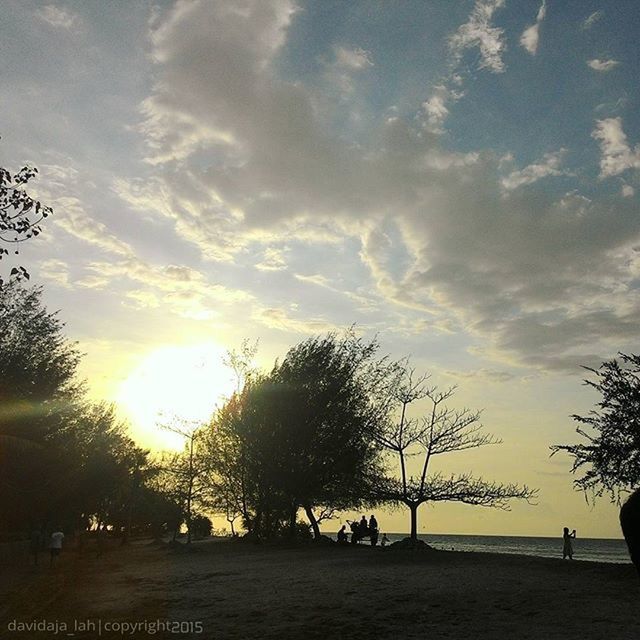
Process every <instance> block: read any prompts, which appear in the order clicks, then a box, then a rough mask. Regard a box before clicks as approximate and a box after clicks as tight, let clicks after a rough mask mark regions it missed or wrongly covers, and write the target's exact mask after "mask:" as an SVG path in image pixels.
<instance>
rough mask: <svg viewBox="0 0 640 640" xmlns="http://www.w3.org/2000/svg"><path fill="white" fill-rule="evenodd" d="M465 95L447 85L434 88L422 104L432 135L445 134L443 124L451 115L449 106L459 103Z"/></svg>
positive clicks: (428, 128)
mask: <svg viewBox="0 0 640 640" xmlns="http://www.w3.org/2000/svg"><path fill="white" fill-rule="evenodd" d="M463 95H464V93H463V92H462V91H461V90H459V89H454V88H451V87H450V86H447V85H446V84H437V85H436V86H435V87H433V90H432V93H431V96H430V97H429V98H428V99H427V100H425V101H424V102H423V103H422V110H423V112H424V115H425V116H426V129H427V130H428V131H430V132H432V133H436V134H441V133H444V129H443V124H444V121H445V120H446V118H447V116H448V115H449V108H448V106H447V105H448V104H450V103H452V102H457V101H458V100H460V98H462V96H463Z"/></svg>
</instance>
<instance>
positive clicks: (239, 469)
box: [0, 283, 535, 541]
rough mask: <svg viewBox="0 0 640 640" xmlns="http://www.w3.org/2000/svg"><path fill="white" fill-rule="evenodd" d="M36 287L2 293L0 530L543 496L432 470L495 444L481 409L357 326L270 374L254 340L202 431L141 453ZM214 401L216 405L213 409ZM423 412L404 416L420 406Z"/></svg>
mask: <svg viewBox="0 0 640 640" xmlns="http://www.w3.org/2000/svg"><path fill="white" fill-rule="evenodd" d="M40 297H41V295H40V291H39V290H38V289H37V288H36V289H24V288H22V287H21V286H20V285H19V284H16V283H12V284H9V285H6V286H4V287H2V288H0V380H1V381H2V384H1V386H0V408H1V410H0V523H1V524H0V527H2V530H1V531H0V534H1V535H3V536H4V537H5V538H6V537H10V536H11V535H19V534H24V533H25V532H27V531H30V530H33V529H34V528H39V529H42V530H46V529H50V528H53V527H62V528H64V529H65V530H67V531H72V530H76V531H83V530H88V529H93V530H95V529H104V528H108V529H109V530H110V531H111V532H113V534H114V535H118V536H121V537H122V539H123V540H124V541H126V539H127V537H128V536H129V535H130V534H131V533H132V532H140V533H146V534H149V535H153V536H154V537H159V536H161V535H164V534H167V533H173V534H174V535H175V533H176V532H177V531H178V530H179V529H180V527H181V526H182V525H183V524H186V526H187V530H188V540H189V541H190V540H191V537H192V534H193V533H198V532H201V533H207V531H208V530H209V529H210V522H209V521H208V520H207V518H206V516H207V515H210V514H218V515H223V516H224V517H225V518H226V519H227V521H228V522H229V524H230V526H231V528H232V531H234V532H235V531H237V530H238V529H242V530H243V531H245V532H246V533H247V534H248V535H250V536H252V537H255V538H273V537H277V536H300V535H305V536H309V535H310V534H312V535H313V537H315V538H318V537H319V536H320V524H321V522H322V521H323V520H326V519H328V518H331V517H333V516H334V515H335V514H336V513H337V512H339V511H343V510H350V509H360V508H364V507H369V506H373V505H380V504H389V505H404V506H406V507H407V508H408V509H409V510H410V512H411V516H412V517H411V536H412V538H414V539H415V538H416V536H417V510H418V507H419V506H420V505H421V504H423V503H425V502H430V501H439V500H456V501H461V502H466V503H469V504H478V505H483V506H493V507H503V508H504V507H506V506H507V504H508V500H509V499H511V498H523V499H529V498H530V497H531V496H532V495H534V493H535V492H534V491H532V490H530V489H528V488H527V487H520V486H518V485H513V484H509V485H503V484H496V483H493V482H486V481H484V480H482V479H479V478H473V477H471V476H470V475H461V476H455V475H449V476H443V475H442V474H430V473H428V467H429V464H430V461H431V460H432V459H433V457H434V456H435V455H437V454H442V453H449V452H452V451H459V450H463V449H469V448H473V447H477V446H483V445H486V444H493V443H495V442H496V441H495V440H493V439H492V438H491V437H490V436H487V435H485V434H483V433H482V432H481V425H480V423H479V421H478V420H479V414H478V413H474V412H470V411H468V410H466V409H465V410H461V411H453V410H451V409H448V408H446V406H445V401H446V400H448V399H449V398H450V396H451V395H452V393H453V390H447V391H444V392H440V391H438V389H437V388H436V387H430V386H428V384H427V378H426V377H421V378H420V377H418V378H416V376H415V374H414V373H413V371H411V370H410V369H409V368H408V366H407V363H406V362H394V361H391V360H390V359H389V358H387V357H380V356H379V353H378V344H377V343H376V342H375V341H372V342H366V341H363V340H362V339H360V338H358V337H357V336H356V335H355V333H354V332H352V331H351V332H346V333H345V334H344V335H340V336H339V335H336V334H329V335H326V336H323V337H316V338H311V339H309V340H306V341H304V342H302V343H300V344H298V345H296V346H294V347H293V348H291V349H290V350H289V352H288V353H287V354H286V356H285V357H284V359H283V360H281V361H278V362H276V363H275V364H274V366H273V367H272V369H271V370H270V371H267V372H262V371H258V370H254V369H252V367H251V364H250V362H251V359H252V356H253V355H254V352H253V349H252V348H251V347H250V346H248V345H247V344H245V345H244V347H243V349H242V350H241V351H240V353H232V354H230V358H229V364H230V365H231V366H232V367H233V368H234V370H235V371H236V374H237V377H238V386H237V391H236V392H235V393H234V394H233V395H232V396H231V397H230V398H228V400H227V401H226V402H225V403H224V405H223V406H222V407H221V408H220V409H219V410H218V411H217V412H216V413H215V414H214V415H213V416H212V418H211V420H210V421H209V422H208V423H207V424H202V425H197V426H195V427H193V426H191V425H188V424H181V423H174V424H173V425H170V428H171V429H173V430H174V431H176V432H178V433H180V434H181V435H182V436H183V439H184V443H185V447H184V450H183V451H182V452H180V453H176V454H172V455H168V454H165V455H164V456H161V457H153V456H152V455H151V454H150V452H149V451H147V450H144V449H141V448H140V447H138V446H137V445H136V444H135V443H134V442H133V441H132V440H131V438H130V437H129V435H128V434H127V429H126V426H125V425H123V424H122V423H120V422H119V421H118V420H117V418H116V416H115V413H114V410H113V407H111V406H108V405H104V404H95V403H91V402H89V401H88V400H87V395H86V392H85V388H84V385H83V384H82V383H81V382H79V381H78V378H77V367H78V363H79V361H80V353H79V351H78V347H77V345H75V344H72V343H70V342H69V341H68V340H67V339H66V338H65V337H64V335H63V324H62V322H61V321H60V319H59V318H58V316H57V315H56V314H54V313H49V312H47V311H46V309H44V307H43V305H42V303H41V300H40ZM212 401H213V399H212ZM418 401H422V402H423V403H426V407H427V410H426V411H425V414H424V415H425V417H424V418H410V417H409V408H410V405H412V404H413V403H414V402H418Z"/></svg>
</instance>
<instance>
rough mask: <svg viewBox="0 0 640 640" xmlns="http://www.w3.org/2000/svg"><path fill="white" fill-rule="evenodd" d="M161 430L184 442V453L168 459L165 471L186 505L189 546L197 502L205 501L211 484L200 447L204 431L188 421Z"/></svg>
mask: <svg viewBox="0 0 640 640" xmlns="http://www.w3.org/2000/svg"><path fill="white" fill-rule="evenodd" d="M162 428H163V429H165V430H166V431H170V432H172V433H175V434H177V435H179V436H181V437H182V438H183V439H184V443H185V446H184V450H183V451H182V452H180V453H176V454H173V455H171V456H169V458H168V459H165V461H164V463H163V465H162V468H163V471H164V472H166V473H168V474H169V475H170V476H172V477H173V478H174V480H175V488H176V494H177V495H178V496H179V499H180V501H181V502H182V504H183V505H184V515H185V521H186V524H187V544H191V537H192V529H193V527H192V521H193V505H194V502H195V501H198V500H203V499H204V498H205V494H206V492H207V490H208V489H209V487H210V484H211V483H210V482H209V481H208V478H209V472H210V466H209V461H208V459H207V457H206V456H205V455H203V452H202V449H201V447H200V444H201V440H202V437H203V430H202V428H201V426H200V425H198V424H197V423H193V422H190V421H186V420H174V421H173V422H172V423H169V424H164V425H162Z"/></svg>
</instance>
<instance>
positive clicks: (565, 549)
mask: <svg viewBox="0 0 640 640" xmlns="http://www.w3.org/2000/svg"><path fill="white" fill-rule="evenodd" d="M575 537H576V530H575V529H574V530H573V531H572V532H571V533H569V527H565V528H564V531H563V533H562V540H563V546H562V559H563V560H565V559H566V558H567V556H568V557H569V560H573V544H572V543H571V540H572V539H573V538H575Z"/></svg>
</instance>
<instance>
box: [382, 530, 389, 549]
mask: <svg viewBox="0 0 640 640" xmlns="http://www.w3.org/2000/svg"><path fill="white" fill-rule="evenodd" d="M388 544H389V538H387V534H386V533H383V534H382V540H380V546H381V547H382V548H383V549H384V548H385V547H386V546H387V545H388Z"/></svg>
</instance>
